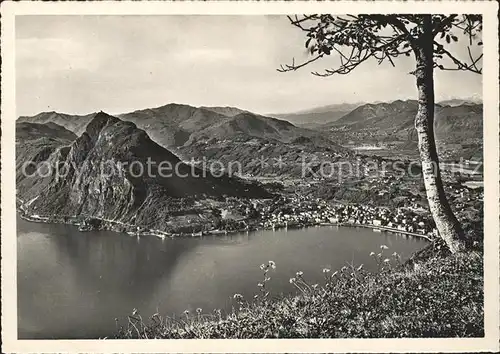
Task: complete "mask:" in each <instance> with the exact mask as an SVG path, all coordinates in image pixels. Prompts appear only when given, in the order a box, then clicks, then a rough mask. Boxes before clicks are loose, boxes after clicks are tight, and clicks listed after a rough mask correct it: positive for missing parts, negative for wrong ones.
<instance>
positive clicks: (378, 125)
mask: <svg viewBox="0 0 500 354" xmlns="http://www.w3.org/2000/svg"><path fill="white" fill-rule="evenodd" d="M417 109H418V102H417V101H415V100H408V101H401V100H397V101H394V102H391V103H378V104H366V105H362V106H360V107H358V108H356V109H354V110H353V111H352V112H350V113H348V114H346V115H345V116H343V117H342V118H340V119H338V120H336V121H335V122H331V123H327V124H324V125H322V126H320V127H319V128H318V129H321V130H323V131H324V130H325V129H328V130H330V131H331V132H332V134H333V135H334V136H335V137H336V138H342V137H343V139H344V140H345V138H348V139H350V140H360V141H361V140H362V141H366V139H371V140H372V141H381V140H390V139H395V140H412V141H416V140H417V136H416V132H415V128H414V120H415V115H416V114H417ZM482 123H483V107H482V104H463V105H459V106H442V105H440V104H437V105H436V107H435V119H434V128H435V134H436V137H437V139H438V140H440V141H443V142H449V143H457V142H465V141H466V140H482ZM356 137H357V138H356Z"/></svg>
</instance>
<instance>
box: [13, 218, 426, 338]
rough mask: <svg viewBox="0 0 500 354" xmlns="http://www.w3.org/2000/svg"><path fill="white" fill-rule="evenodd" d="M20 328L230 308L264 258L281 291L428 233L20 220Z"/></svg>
mask: <svg viewBox="0 0 500 354" xmlns="http://www.w3.org/2000/svg"><path fill="white" fill-rule="evenodd" d="M17 230H18V231H17V252H18V254H17V259H18V274H17V277H18V334H19V338H20V339H26V338H30V339H35V338H58V339H82V338H99V337H105V336H110V337H111V336H112V335H113V333H114V332H115V329H116V324H115V318H118V320H119V321H120V323H122V324H124V325H125V324H126V316H127V315H129V314H131V312H132V310H133V309H134V308H137V309H138V310H139V313H140V314H142V315H143V317H144V318H148V317H149V316H150V315H152V314H153V313H155V312H157V311H158V312H159V313H160V314H162V315H169V316H171V315H174V314H176V315H177V316H178V315H179V314H182V312H183V311H184V310H186V309H187V310H190V311H191V312H192V313H193V312H195V311H196V309H197V308H202V309H203V312H210V311H212V310H213V309H215V308H221V309H225V310H230V309H231V306H232V305H233V304H234V302H233V300H232V296H233V295H234V294H235V293H240V294H242V295H243V296H244V297H245V298H246V299H251V298H252V296H253V295H254V294H256V293H257V292H258V287H257V283H258V282H260V281H262V279H263V276H262V271H261V270H260V269H259V266H260V264H262V263H267V262H268V261H269V260H272V261H274V262H276V269H275V270H272V271H271V272H270V276H271V280H270V282H269V283H268V284H269V285H268V286H269V288H270V289H271V293H272V294H273V295H277V294H281V293H284V294H288V293H293V292H294V288H293V286H292V285H291V284H290V283H289V279H290V278H291V277H293V276H295V273H296V272H297V271H299V270H301V271H303V272H304V277H305V278H306V280H308V281H311V282H321V281H322V280H323V274H322V269H323V268H325V267H328V268H331V269H332V270H335V269H339V268H341V267H342V266H344V265H346V262H354V264H355V265H359V264H364V267H365V268H366V269H369V270H370V269H372V270H373V269H374V268H375V262H374V261H373V259H372V258H371V257H370V256H369V253H370V252H372V251H374V252H378V251H379V250H380V245H382V244H384V245H387V246H388V247H389V249H388V250H387V251H385V252H387V254H388V255H390V254H392V253H393V252H397V253H399V254H400V255H401V256H402V257H403V259H407V258H408V257H409V256H410V255H411V254H412V253H413V252H415V251H417V250H419V249H421V248H423V247H424V246H425V245H426V244H427V241H426V240H424V239H421V238H414V237H411V236H403V235H398V234H388V233H383V232H374V231H372V230H370V229H366V228H347V227H334V226H323V227H311V228H307V229H298V230H288V231H287V230H277V231H271V230H266V231H258V232H250V233H240V234H234V235H227V236H209V237H204V238H177V239H165V240H161V239H159V238H156V237H141V238H137V237H135V236H129V235H127V234H119V233H113V232H107V231H99V232H79V231H78V230H77V229H76V227H74V226H70V225H54V224H41V223H32V222H27V221H25V220H22V219H20V218H19V217H18V218H17Z"/></svg>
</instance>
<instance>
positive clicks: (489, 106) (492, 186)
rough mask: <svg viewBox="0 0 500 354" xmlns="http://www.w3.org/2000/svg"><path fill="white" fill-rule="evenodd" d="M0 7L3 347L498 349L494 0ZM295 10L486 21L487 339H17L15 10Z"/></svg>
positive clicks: (96, 12)
mask: <svg viewBox="0 0 500 354" xmlns="http://www.w3.org/2000/svg"><path fill="white" fill-rule="evenodd" d="M1 12H2V78H1V83H2V90H1V94H2V100H1V108H2V125H1V126H2V141H1V144H2V145H1V146H2V154H1V158H2V161H1V162H2V169H1V177H2V179H1V182H2V184H1V188H2V189H1V190H2V195H1V206H2V216H1V221H2V223H1V225H2V237H1V245H2V248H1V249H2V261H1V265H2V342H3V343H2V344H3V345H2V349H3V352H16V353H20V352H123V353H125V352H127V353H128V352H135V353H138V352H175V353H198V352H211V353H224V352H231V353H257V352H272V353H285V352H286V353H291V352H302V353H332V352H359V353H361V352H372V353H375V352H477V351H492V352H496V351H498V350H499V337H498V336H499V281H498V280H499V234H500V232H499V215H500V213H499V200H500V198H499V188H498V187H499V174H498V166H499V112H498V95H499V87H498V34H497V29H498V19H497V12H498V4H497V2H495V1H493V2H477V1H475V2H472V1H458V2H457V1H439V2H435V1H407V2H385V1H378V2H372V1H370V2H366V1H356V2H348V1H339V2H302V1H301V2H293V3H291V2H286V3H285V2H265V3H264V2H237V3H235V2H232V3H229V2H221V1H217V2H168V3H167V2H109V1H103V2H62V3H59V2H20V3H13V2H3V3H2V4H1ZM295 13H301V14H302V13H448V14H449V13H477V14H482V15H483V18H484V21H483V24H484V29H483V42H484V61H483V63H484V66H483V67H484V73H483V102H484V150H485V154H484V156H485V166H484V172H485V178H484V184H485V199H484V202H485V218H484V223H485V267H484V269H485V270H484V272H485V337H484V338H477V339H304V340H302V339H290V340H284V339H282V340H278V339H262V340H105V341H99V340H17V298H16V289H17V286H16V284H17V280H16V264H17V263H16V236H15V235H16V231H15V230H16V225H15V220H16V214H15V196H14V191H15V178H14V175H15V173H14V171H15V164H14V161H15V153H14V152H15V151H14V146H15V142H14V140H15V139H14V134H15V133H14V126H15V117H16V110H15V63H14V48H15V40H14V38H15V35H14V17H15V15H42V14H47V15H49V14H50V15H56V14H61V15H62V14H65V15H70V14H76V15H84V14H88V15H90V14H93V15H148V14H149V15H161V14H165V15H166V14H247V15H248V14H295Z"/></svg>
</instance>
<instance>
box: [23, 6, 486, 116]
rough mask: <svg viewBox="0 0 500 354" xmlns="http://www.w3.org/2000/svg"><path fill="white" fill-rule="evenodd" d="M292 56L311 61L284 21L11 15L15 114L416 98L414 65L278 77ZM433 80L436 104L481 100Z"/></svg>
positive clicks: (442, 78)
mask: <svg viewBox="0 0 500 354" xmlns="http://www.w3.org/2000/svg"><path fill="white" fill-rule="evenodd" d="M452 49H454V48H452ZM455 49H456V48H455ZM457 50H458V51H462V50H461V49H457ZM292 57H295V58H296V60H297V61H298V60H301V59H305V58H306V57H307V55H306V52H305V48H304V34H303V33H302V32H301V31H300V30H298V29H296V28H294V27H292V26H291V25H290V24H289V22H288V19H287V18H286V17H278V16H273V17H264V16H17V18H16V79H17V80H16V96H17V114H18V115H33V114H36V113H39V112H41V111H53V110H55V111H58V112H65V113H75V114H84V113H90V112H95V111H99V110H104V111H106V112H109V113H122V112H128V111H132V110H135V109H142V108H151V107H157V106H161V105H164V104H167V103H172V102H175V103H185V104H190V105H195V106H200V105H211V106H215V105H217V106H219V105H223V106H226V105H227V106H237V107H240V108H243V109H248V110H251V111H254V112H258V113H270V112H291V111H297V110H301V109H306V108H310V107H314V106H321V105H327V104H333V103H342V102H359V101H363V102H372V101H392V100H395V99H407V98H415V97H416V88H415V80H414V77H413V76H412V75H409V74H408V72H409V71H411V70H413V69H414V64H413V58H412V57H409V58H406V57H404V58H401V59H400V60H397V61H396V68H393V67H392V66H390V64H385V65H384V64H383V65H381V66H378V65H377V63H376V62H374V61H370V62H367V63H364V64H363V65H362V66H360V67H358V69H357V70H356V71H354V72H352V73H351V74H349V75H338V76H333V77H329V78H319V77H315V76H313V75H311V74H310V71H311V70H312V69H321V68H322V67H328V66H329V65H328V64H329V63H333V64H334V63H336V62H337V60H336V58H334V57H331V58H327V59H325V60H323V62H321V63H318V65H315V66H311V67H310V68H309V67H306V68H303V69H301V70H299V71H297V72H292V73H279V72H277V71H276V68H278V67H279V65H280V64H283V63H289V62H290V60H291V58H292ZM435 80H436V97H437V99H438V100H441V99H448V98H453V97H464V98H465V97H471V96H475V97H480V96H481V76H479V75H475V74H471V73H459V72H454V71H452V72H438V73H437V74H436V78H435Z"/></svg>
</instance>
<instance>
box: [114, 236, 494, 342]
mask: <svg viewBox="0 0 500 354" xmlns="http://www.w3.org/2000/svg"><path fill="white" fill-rule="evenodd" d="M372 256H373V261H374V262H377V264H378V269H379V271H378V272H377V273H374V274H373V273H368V272H366V271H364V270H363V268H362V266H361V265H353V264H352V265H347V266H346V267H343V268H342V269H337V270H335V269H332V270H329V269H324V270H323V274H324V277H325V281H324V282H323V283H322V284H311V283H309V282H308V280H307V274H302V272H297V274H295V275H294V276H293V278H291V279H290V286H291V287H294V288H295V289H296V294H295V295H293V296H287V297H281V298H269V297H268V296H269V295H268V294H269V293H268V289H269V288H272V286H273V285H272V273H273V268H274V267H275V266H277V267H279V264H278V265H275V264H274V263H273V262H271V261H270V262H269V264H263V265H262V266H261V269H262V270H263V281H262V282H261V283H260V284H259V287H258V290H257V289H256V296H255V298H254V299H243V298H242V296H241V295H239V294H235V295H234V309H233V311H232V312H230V313H228V314H222V313H221V312H220V311H214V312H213V313H211V314H205V313H203V310H202V309H199V310H198V312H197V313H184V316H182V318H179V319H171V318H163V317H161V315H160V314H154V315H153V316H152V317H151V318H149V319H146V318H143V317H141V315H140V314H138V313H136V312H134V313H132V315H130V316H128V323H126V324H123V326H122V327H121V329H120V330H119V331H118V333H116V334H115V337H116V338H149V339H152V338H169V339H170V338H182V339H191V338H413V337H441V338H444V337H482V336H483V335H484V324H483V315H484V310H483V264H482V255H481V253H479V252H475V251H471V252H468V253H461V254H456V255H450V254H448V253H447V252H446V251H444V248H443V246H442V244H440V243H435V244H431V245H430V246H429V247H428V248H426V249H424V250H422V252H421V253H420V254H417V255H416V256H414V258H413V259H411V260H410V261H409V262H407V263H406V264H404V265H400V264H399V256H398V255H397V254H392V255H391V254H390V250H387V247H386V246H383V245H382V246H381V249H380V250H374V252H373V253H372ZM318 271H320V270H318ZM145 315H146V314H145ZM149 315H151V314H147V316H149Z"/></svg>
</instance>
